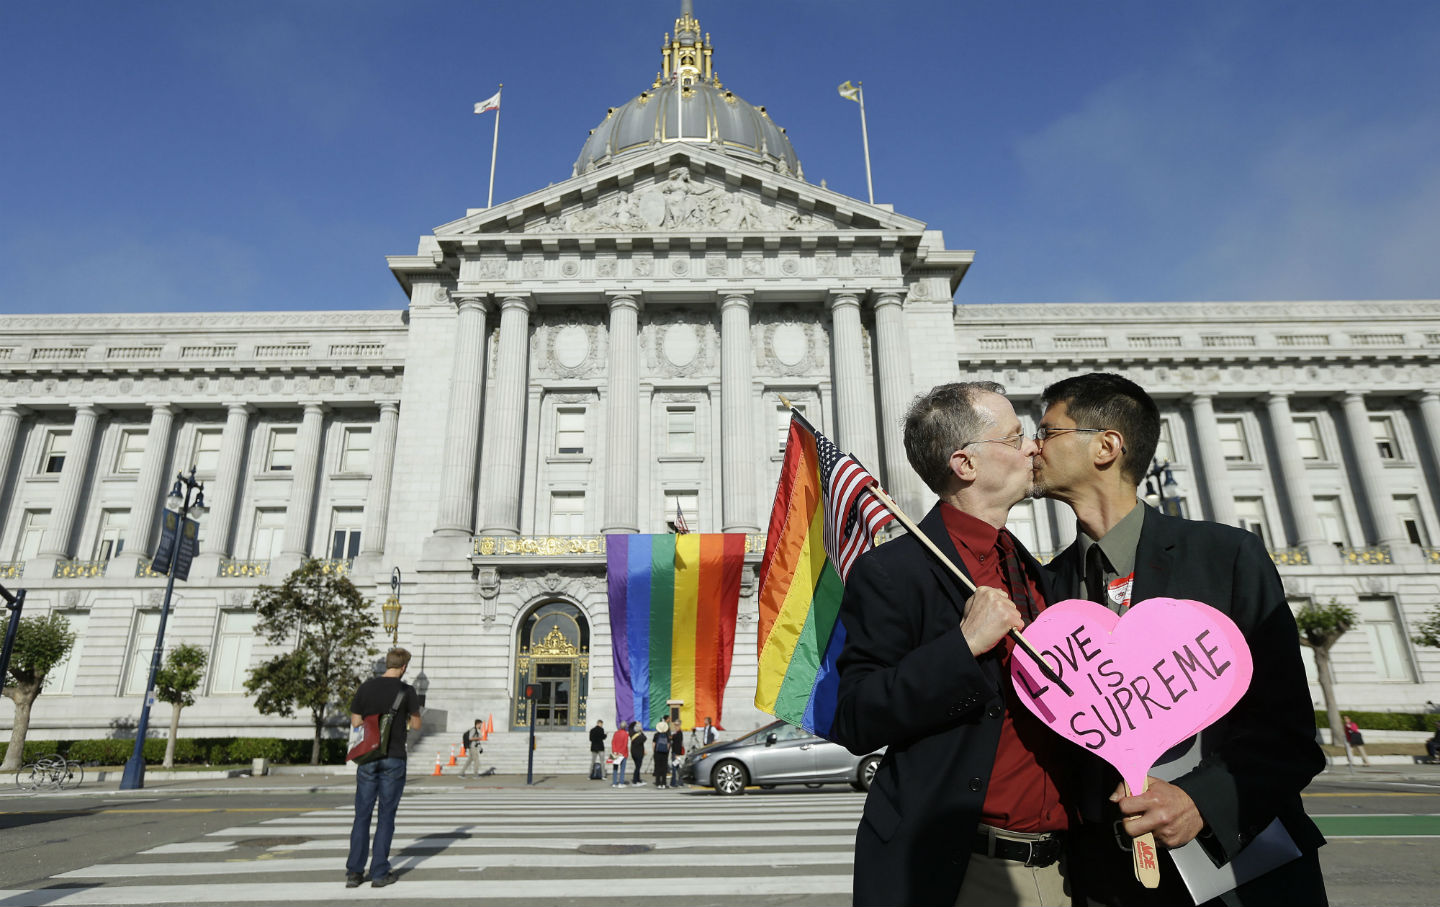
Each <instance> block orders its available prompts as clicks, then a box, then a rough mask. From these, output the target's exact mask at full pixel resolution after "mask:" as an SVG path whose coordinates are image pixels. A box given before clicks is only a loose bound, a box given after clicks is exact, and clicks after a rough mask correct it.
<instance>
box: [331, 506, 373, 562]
mask: <svg viewBox="0 0 1440 907" xmlns="http://www.w3.org/2000/svg"><path fill="white" fill-rule="evenodd" d="M364 519H365V510H364V509H363V508H360V507H336V508H335V509H334V510H333V511H331V513H330V558H331V559H332V560H337V561H339V560H346V559H348V558H352V557H354V556H355V555H357V554H359V553H360V529H361V527H362V525H363V521H364Z"/></svg>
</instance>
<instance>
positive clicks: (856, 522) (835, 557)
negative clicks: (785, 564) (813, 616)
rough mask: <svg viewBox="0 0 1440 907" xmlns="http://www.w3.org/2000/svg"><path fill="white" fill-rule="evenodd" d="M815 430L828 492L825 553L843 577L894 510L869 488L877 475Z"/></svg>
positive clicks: (816, 446)
mask: <svg viewBox="0 0 1440 907" xmlns="http://www.w3.org/2000/svg"><path fill="white" fill-rule="evenodd" d="M814 434H815V452H816V454H817V455H818V456H819V459H820V487H821V489H822V491H823V493H824V496H825V553H826V554H827V555H828V556H829V557H830V563H832V564H834V565H835V569H836V570H837V571H839V573H840V579H841V580H842V581H843V580H845V579H847V578H848V577H849V575H850V568H851V566H853V565H854V563H855V559H856V558H858V557H859V556H860V555H861V554H863V553H864V552H865V551H866V550H867V549H868V548H870V546H871V545H872V544H873V542H874V539H875V533H877V532H879V531H880V530H881V529H882V528H884V527H885V526H886V525H887V524H888V523H890V522H892V521H893V520H894V519H895V514H893V513H891V512H890V511H889V510H887V509H886V508H885V505H884V504H882V503H880V499H879V498H877V497H875V495H874V494H872V493H871V492H870V491H869V488H870V485H871V484H873V483H874V482H875V477H874V476H872V475H870V473H869V472H867V471H866V469H865V467H864V466H861V465H860V461H859V460H856V459H855V458H854V457H852V456H851V455H850V454H847V453H841V452H840V449H839V448H837V447H836V446H835V445H834V443H832V442H831V441H830V439H829V438H827V437H825V436H824V435H822V434H820V432H818V431H817V432H814Z"/></svg>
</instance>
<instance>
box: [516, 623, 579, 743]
mask: <svg viewBox="0 0 1440 907" xmlns="http://www.w3.org/2000/svg"><path fill="white" fill-rule="evenodd" d="M517 632H518V639H517V640H516V642H517V646H516V651H517V652H518V653H519V654H518V655H517V656H516V658H515V712H514V719H513V724H514V726H515V727H517V728H520V727H528V726H529V724H530V712H529V706H530V703H529V702H527V701H526V699H525V685H526V684H534V685H535V688H536V695H535V702H534V707H535V728H536V730H542V729H549V730H571V729H574V728H583V727H585V700H586V698H587V696H588V695H589V692H590V623H589V621H587V620H585V615H584V614H583V613H581V611H580V609H579V608H577V607H575V606H574V605H572V604H570V603H569V602H560V601H555V602H547V603H545V604H542V605H539V606H537V607H535V608H534V609H532V610H531V611H530V613H528V614H526V615H525V617H524V619H522V620H521V621H520V627H519V630H518V631H517Z"/></svg>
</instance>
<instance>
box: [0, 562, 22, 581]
mask: <svg viewBox="0 0 1440 907" xmlns="http://www.w3.org/2000/svg"><path fill="white" fill-rule="evenodd" d="M24 573H25V562H24V561H12V562H10V563H8V564H0V579H19V578H20V577H21V576H22V575H23V574H24Z"/></svg>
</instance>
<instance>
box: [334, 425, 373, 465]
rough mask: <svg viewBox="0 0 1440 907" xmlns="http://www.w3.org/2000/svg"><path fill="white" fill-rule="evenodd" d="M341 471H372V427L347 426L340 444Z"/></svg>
mask: <svg viewBox="0 0 1440 907" xmlns="http://www.w3.org/2000/svg"><path fill="white" fill-rule="evenodd" d="M340 471H341V472H353V473H360V474H362V475H363V474H367V473H369V472H370V429H368V428H347V429H345V436H344V440H343V441H342V442H341V445H340Z"/></svg>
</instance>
